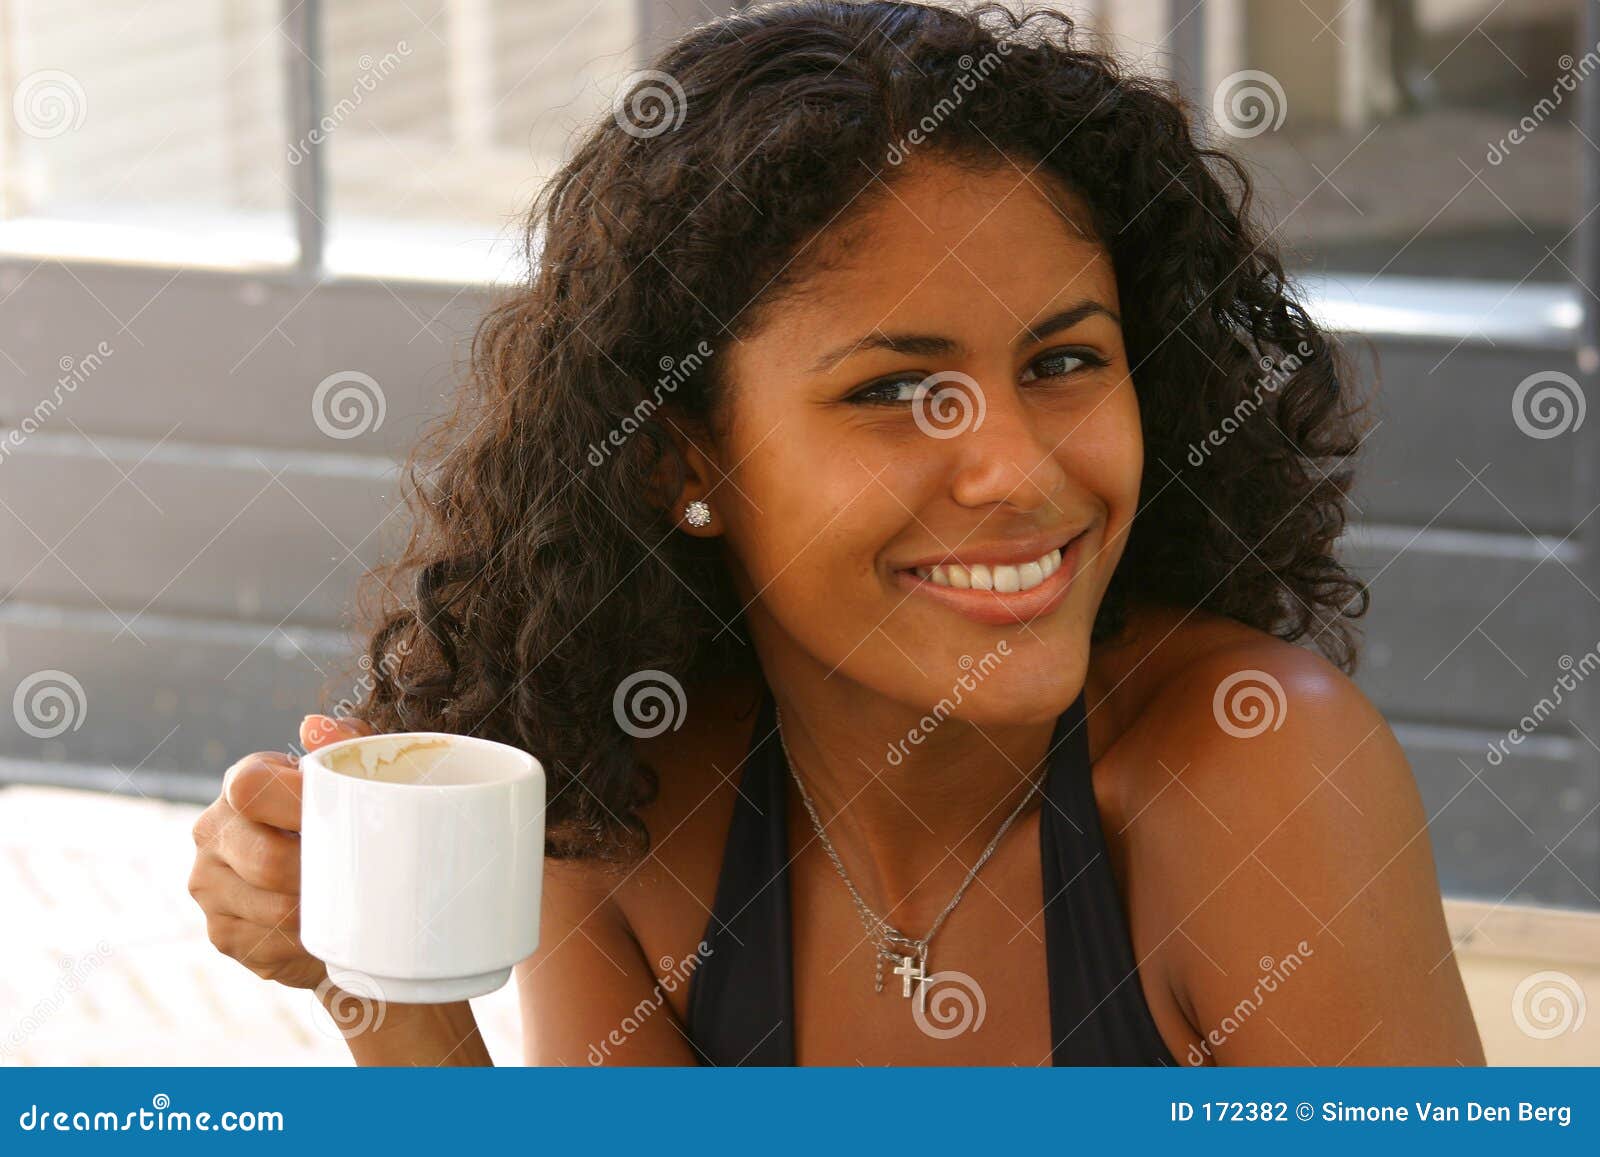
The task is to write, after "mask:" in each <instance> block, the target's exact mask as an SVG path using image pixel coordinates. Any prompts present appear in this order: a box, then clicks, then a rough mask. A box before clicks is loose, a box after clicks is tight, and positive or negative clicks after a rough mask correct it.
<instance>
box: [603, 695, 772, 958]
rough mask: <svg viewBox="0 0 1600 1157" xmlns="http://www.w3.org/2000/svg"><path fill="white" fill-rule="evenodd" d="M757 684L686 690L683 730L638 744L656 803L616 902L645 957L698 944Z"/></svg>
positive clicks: (645, 816)
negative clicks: (646, 847) (645, 847)
mask: <svg viewBox="0 0 1600 1157" xmlns="http://www.w3.org/2000/svg"><path fill="white" fill-rule="evenodd" d="M760 690H761V687H760V684H759V683H755V682H752V681H751V680H748V679H739V678H725V679H721V680H718V681H714V682H709V683H704V684H700V685H696V686H693V687H689V688H686V689H685V696H684V699H683V703H684V712H683V716H682V719H681V724H680V725H679V726H677V727H670V728H668V729H666V730H664V731H662V732H661V733H660V734H659V735H655V736H650V737H648V738H643V739H640V740H638V741H637V742H636V743H635V745H634V749H635V752H636V753H637V754H638V756H639V758H640V760H641V761H643V762H644V763H645V764H646V765H648V766H649V767H650V768H651V770H652V771H653V772H654V774H655V778H656V795H655V798H654V799H653V800H652V801H651V802H650V803H649V804H648V805H647V806H645V807H644V808H643V809H641V811H640V813H639V818H640V820H641V821H642V822H643V823H644V825H645V830H646V831H647V832H648V833H649V836H650V851H649V854H648V856H647V857H646V858H645V860H644V861H643V862H641V863H639V864H636V865H632V866H631V867H630V869H629V871H628V873H627V877H626V879H625V880H623V881H621V882H620V886H619V887H618V889H617V901H618V903H619V904H620V905H621V907H622V910H623V912H624V913H625V914H626V916H627V919H628V922H629V925H630V926H631V927H632V928H634V929H635V931H636V933H637V934H638V935H639V937H640V939H641V942H642V943H644V944H645V945H646V948H647V949H650V948H659V949H660V951H659V952H658V953H657V955H658V956H667V955H670V956H677V955H678V952H677V951H676V947H675V946H676V944H677V942H679V941H682V940H683V939H684V938H685V935H687V934H689V933H691V932H692V935H690V936H689V939H688V944H687V946H688V947H692V946H693V945H694V944H695V943H697V942H698V936H699V931H700V926H701V925H703V924H704V923H705V921H706V918H707V914H708V913H709V912H710V910H711V906H712V904H713V902H714V899H715V895H716V883H717V875H718V872H719V870H720V868H721V864H722V846H723V843H724V839H725V836H726V834H727V829H728V824H729V822H730V821H731V819H732V816H733V804H734V800H735V799H736V798H737V795H738V784H739V780H740V776H741V775H742V773H743V770H744V758H745V754H746V752H747V751H748V750H749V743H750V732H751V729H752V728H753V726H754V724H755V712H756V709H757V707H758V706H759V704H760V699H759V693H760Z"/></svg>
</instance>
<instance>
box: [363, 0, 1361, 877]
mask: <svg viewBox="0 0 1600 1157" xmlns="http://www.w3.org/2000/svg"><path fill="white" fill-rule="evenodd" d="M651 69H652V72H650V73H640V74H637V75H636V77H635V78H632V80H631V81H630V84H629V87H628V88H627V90H626V92H627V93H628V94H629V101H628V103H626V104H621V103H619V105H618V107H617V112H616V115H614V116H611V117H607V118H606V119H605V120H603V121H602V122H601V123H599V124H597V125H595V126H594V127H593V128H592V129H590V130H589V132H588V134H587V135H586V136H585V137H584V138H583V140H582V141H581V144H580V146H579V147H578V149H577V150H576V152H575V154H574V155H573V156H572V158H571V160H570V161H568V162H567V163H566V164H565V166H564V167H562V168H561V170H560V171H559V173H557V174H556V176H555V177H554V179H553V180H552V181H551V182H550V183H549V184H548V185H547V186H545V187H544V188H543V190H542V192H541V193H540V194H539V196H538V198H537V199H536V201H535V202H534V205H533V208H532V210H531V212H530V214H529V216H528V219H527V235H526V236H527V241H526V248H527V256H528V260H529V268H530V274H529V277H528V279H527V281H526V282H525V283H524V284H522V285H519V286H518V287H516V289H515V292H513V293H510V294H509V295H508V296H507V297H506V298H505V299H504V300H503V301H500V302H498V303H497V304H496V305H495V306H494V307H493V308H492V309H491V310H490V311H489V312H488V313H487V314H486V315H485V316H484V318H483V319H482V321H481V323H480V326H479V328H478V330H477V332H476V334H475V336H474V339H473V342H472V350H471V373H470V375H469V376H468V378H467V380H466V381H465V382H464V383H463V385H462V387H461V389H460V391H459V395H458V397H457V399H456V405H455V407H454V410H453V412H451V413H449V414H446V415H443V416H442V417H441V419H440V420H439V421H437V422H436V423H435V424H434V425H433V426H432V427H431V428H430V429H429V430H428V431H427V432H426V433H425V436H424V437H423V438H422V439H421V440H420V442H419V443H418V445H417V446H416V447H415V448H414V449H413V451H412V454H411V456H410V459H409V460H408V462H407V464H406V471H405V480H406V487H405V491H406V501H407V503H408V504H409V506H410V507H411V509H412V513H413V515H414V522H413V525H412V528H411V533H410V540H409V542H408V544H407V546H406V548H405V550H404V552H403V554H402V555H401V556H400V557H399V558H398V559H397V560H396V561H393V562H389V563H386V564H384V565H383V566H381V567H379V568H378V569H377V570H376V571H374V572H372V573H369V575H367V576H366V579H365V580H364V582H363V589H364V595H365V594H371V593H376V594H377V595H378V596H379V603H380V605H378V606H377V607H375V608H372V609H370V610H367V609H365V603H366V599H365V597H363V606H364V614H365V615H366V616H367V617H366V618H364V619H363V623H364V624H365V626H366V629H369V630H370V637H369V643H368V649H367V653H366V654H365V655H363V656H362V657H361V664H362V666H363V668H364V669H367V670H368V671H369V676H368V677H367V678H368V681H369V683H370V689H369V690H368V691H367V693H366V695H365V699H364V701H363V702H362V703H361V704H360V706H359V711H360V712H361V713H362V714H363V715H364V716H365V717H366V718H367V719H368V720H370V721H371V722H372V723H373V724H374V725H375V726H377V727H379V728H380V729H383V730H387V731H396V730H408V731H409V730H437V731H450V732H455V733H462V734H472V735H481V736H485V737H488V738H492V739H499V740H502V741H504V742H508V743H513V744H516V745H518V746H521V747H524V748H526V749H528V750H531V751H534V752H537V753H538V754H539V756H540V757H541V759H542V760H543V762H544V764H545V767H546V771H547V774H548V776H549V792H550V799H549V805H548V812H547V821H548V822H547V832H548V851H549V854H551V855H552V856H558V857H582V858H590V859H598V860H609V861H612V862H630V861H632V860H633V859H634V857H636V856H638V855H639V854H642V853H643V852H644V851H645V850H646V849H647V848H648V846H649V837H648V833H647V831H646V830H645V827H644V824H643V822H642V821H641V819H640V817H639V814H638V813H639V809H640V808H641V807H642V806H644V805H645V804H646V803H648V802H649V801H650V800H651V799H652V798H653V796H654V794H655V791H656V788H657V782H656V779H655V776H654V773H653V772H652V771H651V770H650V769H649V768H648V767H645V766H642V765H641V763H640V762H639V761H638V759H637V758H636V756H635V753H634V748H633V745H632V739H631V738H630V736H629V735H628V734H626V733H625V732H624V731H623V730H622V729H621V728H620V727H619V725H618V724H619V721H618V719H617V718H616V717H615V716H614V714H613V697H614V695H615V694H616V693H617V690H618V688H619V686H620V685H621V684H622V683H623V682H624V681H625V680H626V679H628V677H629V676H631V675H633V674H635V673H637V672H640V671H644V670H647V669H650V670H655V671H661V672H666V673H668V674H669V675H671V676H672V678H673V679H676V680H679V681H680V682H681V684H683V685H688V684H691V683H693V682H695V681H697V680H700V679H703V678H706V677H709V676H710V675H712V674H714V673H716V672H719V671H735V670H741V669H750V668H752V667H754V666H755V657H754V655H753V652H752V649H751V647H750V644H749V640H748V636H747V634H746V633H745V631H744V630H743V623H742V619H741V614H740V606H739V603H738V600H737V598H736V597H735V596H734V592H733V590H732V583H731V580H730V576H729V575H728V573H727V567H726V563H725V562H724V561H723V559H722V557H721V555H720V552H719V548H718V546H717V544H716V543H715V542H713V541H709V540H705V539H699V538H695V537H693V536H689V535H685V534H682V533H679V532H677V531H676V530H675V529H674V528H675V520H674V516H673V513H672V512H671V510H670V509H668V503H669V502H670V500H671V498H672V497H674V496H675V495H676V494H677V492H678V491H677V484H678V481H679V480H680V479H681V478H682V477H683V474H682V471H683V469H684V463H683V461H682V459H681V456H680V455H679V453H678V451H677V449H676V446H675V444H674V442H673V440H672V438H671V437H670V436H669V434H668V431H667V429H666V427H665V425H664V421H665V416H666V415H665V414H664V413H663V408H662V405H661V403H662V402H663V400H664V398H665V399H666V400H667V401H669V402H670V405H671V407H672V408H673V409H674V410H675V411H676V412H678V413H681V414H683V415H686V416H688V417H690V418H694V419H703V420H705V421H707V422H708V423H710V424H711V425H712V426H713V428H715V424H716V419H717V417H718V415H719V414H720V413H721V411H720V410H719V404H720V402H721V400H722V398H723V397H724V393H725V390H726V387H727V383H726V382H725V381H723V380H722V377H721V374H720V370H719V364H718V359H717V358H716V357H715V354H714V350H715V347H716V346H717V345H718V344H720V343H722V342H723V341H724V340H725V339H727V338H730V337H731V338H738V337H740V336H742V335H744V334H748V333H750V332H753V330H754V328H755V327H756V326H758V324H759V318H760V317H761V316H763V313H764V311H765V309H766V308H768V307H769V306H770V305H771V304H772V303H773V302H774V301H777V300H779V299H781V298H782V297H783V295H784V294H785V292H787V291H790V290H793V289H794V288H795V287H796V286H798V285H799V284H800V283H801V282H803V280H804V279H805V276H806V275H807V273H808V272H809V271H810V269H811V268H812V265H811V262H812V260H813V257H812V255H811V254H809V253H807V248H808V242H809V241H810V240H812V239H814V238H815V237H816V235H818V234H820V232H821V231H823V230H824V229H833V230H835V231H836V230H838V229H840V228H847V227H848V223H849V222H851V220H852V218H854V217H855V215H856V214H859V213H860V212H861V211H862V210H863V209H864V208H865V207H866V206H867V205H869V204H871V203H872V199H873V197H874V196H875V195H879V196H881V195H882V194H883V191H884V190H883V188H882V185H884V184H885V183H887V182H892V181H893V180H894V178H895V170H896V160H895V154H896V150H902V151H903V150H904V149H906V147H907V142H908V141H916V140H918V139H921V138H919V137H918V136H917V135H916V134H917V133H918V131H919V129H920V130H921V132H922V135H923V137H925V143H923V144H921V145H919V146H918V147H919V150H920V151H919V155H921V152H927V153H931V154H935V155H937V156H938V157H940V158H941V159H945V160H948V161H952V162H954V163H959V164H970V165H978V166H984V165H987V166H993V165H995V164H1004V163H1006V162H1007V161H1008V160H1009V161H1012V162H1015V163H1016V164H1017V165H1018V166H1019V171H1023V172H1026V171H1033V170H1035V169H1037V170H1038V171H1040V172H1041V173H1042V174H1043V175H1045V176H1047V177H1050V178H1053V179H1058V180H1060V181H1061V182H1062V183H1063V184H1064V186H1065V187H1067V188H1070V189H1071V190H1073V191H1074V192H1075V193H1077V194H1078V196H1079V197H1080V198H1081V200H1082V202H1083V203H1084V204H1085V205H1086V206H1087V207H1088V209H1089V211H1090V213H1091V214H1092V220H1091V222H1090V224H1091V227H1092V229H1093V231H1094V233H1095V234H1096V236H1097V237H1098V238H1099V239H1100V241H1101V243H1102V244H1103V245H1104V246H1105V247H1106V249H1107V250H1108V252H1109V254H1110V256H1111V258H1112V262H1113V268H1114V271H1115V275H1116V280H1117V285H1118V292H1119V297H1120V298H1121V300H1122V302H1123V311H1122V312H1123V320H1124V327H1125V328H1124V341H1125V345H1126V349H1127V353H1128V361H1129V365H1130V367H1131V368H1132V370H1133V373H1134V378H1135V383H1136V390H1137V394H1138V399H1139V406H1140V412H1141V418H1142V422H1143V435H1144V439H1145V446H1146V454H1145V476H1144V479H1143V489H1142V491H1141V494H1142V498H1141V501H1142V502H1143V504H1144V505H1143V506H1142V508H1141V510H1140V511H1139V513H1138V515H1137V517H1136V518H1135V520H1134V524H1133V527H1132V530H1131V532H1130V535H1129V538H1128V542H1127V545H1126V549H1125V551H1124V555H1123V558H1122V560H1121V563H1120V566H1119V568H1118V570H1117V572H1116V574H1115V576H1114V577H1113V579H1112V581H1111V585H1110V588H1109V590H1108V592H1107V594H1106V597H1105V599H1104V601H1103V604H1102V607H1101V608H1100V612H1099V617H1098V619H1097V621H1096V623H1095V629H1094V637H1095V638H1096V639H1105V638H1109V637H1112V636H1114V635H1116V634H1117V633H1118V632H1119V631H1120V629H1121V627H1122V625H1123V623H1124V621H1125V615H1126V608H1127V604H1128V601H1129V600H1130V599H1136V600H1149V601H1151V602H1159V603H1166V604H1169V605H1175V606H1180V607H1190V608H1205V609H1207V610H1210V611H1213V612H1216V613H1219V614H1222V615H1225V616H1229V617H1231V618H1232V619H1235V620H1237V621H1239V622H1242V623H1246V624H1250V625H1252V626H1255V627H1257V628H1259V629H1261V630H1263V631H1266V632H1269V633H1272V634H1275V635H1277V636H1279V637H1281V638H1284V639H1289V640H1294V639H1299V638H1307V639H1308V641H1309V642H1312V643H1314V644H1315V645H1317V646H1318V647H1320V648H1321V649H1322V651H1323V652H1324V653H1325V654H1326V655H1327V656H1328V657H1329V658H1330V659H1331V660H1332V661H1333V662H1334V663H1336V664H1337V665H1339V666H1340V667H1341V668H1343V669H1345V670H1353V669H1354V666H1355V661H1356V653H1357V647H1356V638H1355V632H1354V630H1353V627H1352V624H1351V623H1350V622H1349V621H1348V620H1350V619H1353V618H1356V617H1358V616H1360V615H1361V614H1363V613H1365V611H1366V608H1367V591H1366V588H1365V585H1364V584H1363V583H1361V582H1360V581H1359V580H1358V579H1356V578H1354V577H1353V576H1352V575H1350V574H1349V573H1347V572H1346V570H1345V569H1344V568H1343V567H1342V566H1341V565H1340V563H1339V561H1338V560H1337V559H1336V558H1335V554H1334V552H1335V546H1336V540H1337V539H1338V538H1339V536H1340V534H1341V532H1342V530H1343V528H1344V525H1345V519H1346V501H1347V500H1346V494H1347V490H1348V487H1349V484H1350V478H1351V472H1350V469H1349V465H1348V463H1349V460H1350V459H1351V456H1352V455H1353V454H1354V453H1355V452H1356V450H1357V449H1358V447H1359V444H1360V440H1361V434H1362V432H1363V429H1362V427H1361V426H1360V425H1359V424H1358V422H1357V421H1356V418H1357V416H1358V414H1359V413H1360V408H1359V407H1355V406H1352V405H1351V404H1350V403H1351V396H1350V389H1349V388H1348V385H1347V383H1346V381H1345V377H1346V375H1345V374H1344V373H1343V372H1342V370H1341V368H1340V367H1341V366H1342V365H1343V364H1344V363H1343V358H1342V356H1341V355H1340V351H1339V350H1338V347H1337V346H1336V344H1335V343H1334V342H1333V341H1332V340H1331V338H1330V337H1329V335H1328V334H1326V333H1325V332H1324V331H1322V330H1321V329H1319V327H1318V326H1317V325H1316V324H1314V323H1313V321H1312V319H1311V318H1310V316H1308V314H1307V312H1306V311H1305V310H1304V309H1303V308H1302V306H1301V305H1300V304H1299V303H1298V302H1297V301H1296V299H1295V296H1294V293H1293V290H1292V287H1291V286H1290V285H1289V284H1288V283H1287V282H1286V279H1285V275H1284V270H1283V263H1282V258H1281V256H1280V255H1279V253H1278V251H1277V250H1276V249H1275V247H1274V246H1273V245H1272V244H1270V243H1269V241H1270V237H1269V235H1266V234H1263V233H1262V232H1260V231H1259V230H1258V229H1257V228H1256V227H1255V226H1253V225H1252V224H1251V223H1250V222H1249V221H1248V220H1247V216H1248V210H1249V205H1250V198H1251V183H1250V179H1249V177H1248V175H1247V171H1246V170H1245V168H1244V167H1243V165H1242V164H1241V163H1240V162H1239V161H1238V160H1236V159H1235V158H1234V157H1232V156H1231V155H1229V154H1228V153H1226V152H1224V151H1219V150H1216V149H1213V148H1205V147H1201V145H1200V144H1199V143H1197V141H1196V138H1195V136H1194V135H1193V134H1192V132H1191V126H1190V123H1189V115H1190V110H1189V109H1188V107H1187V106H1186V105H1185V103H1184V102H1183V101H1182V99H1181V98H1180V96H1179V94H1178V93H1177V92H1176V90H1175V89H1174V87H1173V86H1172V85H1171V84H1170V83H1169V82H1167V81H1164V80H1159V79H1153V78H1150V77H1145V76H1138V75H1130V74H1128V73H1127V72H1126V71H1125V70H1124V68H1123V66H1122V65H1121V64H1120V63H1119V62H1118V61H1117V59H1116V58H1115V57H1114V56H1111V55H1109V54H1107V53H1104V52H1102V51H1099V50H1095V49H1093V48H1091V47H1089V46H1088V45H1087V44H1085V43H1084V42H1083V37H1082V36H1081V34H1080V33H1078V32H1076V31H1075V30H1074V27H1073V23H1072V20H1071V19H1070V18H1069V17H1068V16H1066V15H1064V14H1062V13H1060V12H1057V11H1054V10H1052V9H1048V8H1044V9H1037V10H1034V11H1030V12H1026V13H1023V14H1013V13H1012V12H1011V11H1010V10H1008V9H1007V8H1006V7H1005V6H1004V5H1001V4H984V5H981V6H979V7H976V8H974V9H970V10H967V11H956V10H952V9H950V8H941V7H933V6H928V5H923V4H916V3H898V2H891V0H883V2H872V3H843V2H839V0H797V2H792V3H781V4H774V5H770V6H764V7H759V8H753V9H748V10H745V11H741V12H737V13H734V14H732V15H728V16H726V17H723V18H720V19H717V20H714V21H712V22H709V23H706V24H703V25H701V26H699V27H697V28H694V29H692V30H690V31H689V32H688V33H686V34H685V35H684V36H683V37H682V38H681V39H680V40H678V41H677V42H676V43H675V44H674V45H672V46H671V47H669V48H667V49H666V50H665V51H664V52H663V53H662V54H661V55H660V56H659V57H658V58H657V59H656V60H655V61H654V62H653V63H652V65H651ZM974 73H979V74H982V75H981V79H978V80H976V81H974V80H973V75H974ZM638 118H642V119H638ZM651 118H654V119H651ZM996 150H999V153H998V154H997V151H996ZM1002 154H1003V155H1002ZM1019 179H1020V178H1019ZM875 186H876V188H875ZM1230 188H1231V189H1232V190H1233V192H1232V193H1231V194H1230V192H1229V189H1230ZM800 257H804V260H797V258H800ZM708 349H709V351H710V352H711V356H709V357H707V356H704V354H705V353H706V352H708ZM393 592H405V597H401V596H400V595H398V594H395V593H393Z"/></svg>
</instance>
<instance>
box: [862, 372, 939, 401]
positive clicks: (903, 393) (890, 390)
mask: <svg viewBox="0 0 1600 1157" xmlns="http://www.w3.org/2000/svg"><path fill="white" fill-rule="evenodd" d="M924 380H925V378H924V377H915V378H901V379H899V380H894V381H887V382H874V383H873V384H872V385H870V386H868V387H867V388H866V389H864V390H861V391H860V392H859V393H856V394H854V395H852V396H851V399H850V400H851V401H852V402H868V403H878V404H887V403H893V402H909V401H911V399H912V398H914V397H916V394H917V385H918V384H919V383H920V382H922V381H924Z"/></svg>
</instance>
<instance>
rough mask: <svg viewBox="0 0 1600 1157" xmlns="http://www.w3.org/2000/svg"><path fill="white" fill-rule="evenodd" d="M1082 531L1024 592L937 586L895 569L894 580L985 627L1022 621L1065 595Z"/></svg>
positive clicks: (1048, 608)
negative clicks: (1041, 578) (1058, 562)
mask: <svg viewBox="0 0 1600 1157" xmlns="http://www.w3.org/2000/svg"><path fill="white" fill-rule="evenodd" d="M1088 535H1089V532H1088V531H1084V532H1083V533H1082V534H1080V535H1078V537H1077V538H1074V539H1073V540H1072V541H1071V542H1069V543H1068V544H1067V545H1066V546H1064V547H1062V548H1061V565H1060V566H1059V567H1057V568H1056V569H1055V571H1054V573H1052V574H1050V575H1048V576H1046V577H1045V580H1044V582H1042V583H1040V584H1039V585H1038V586H1036V587H1033V588H1031V589H1029V590H1025V591H1017V592H1015V593H1014V594H1001V593H1000V592H999V591H982V590H974V589H971V588H968V589H966V590H963V589H961V588H959V587H947V586H940V585H939V584H938V583H936V582H934V581H932V580H931V579H925V578H919V577H918V576H917V575H916V574H915V573H914V572H913V571H908V570H897V571H895V572H894V577H895V582H896V583H898V584H899V585H900V586H902V587H904V588H906V589H907V590H909V591H911V592H912V593H913V594H918V595H921V596H922V597H923V598H928V599H932V600H934V601H935V602H937V603H941V604H943V605H944V606H946V607H948V608H949V609H950V610H952V611H955V612H956V613H957V614H959V615H964V616H965V617H967V618H969V619H971V620H973V621H974V622H978V623H984V624H987V625H989V626H1006V625H1008V624H1011V623H1025V622H1027V621H1028V620H1029V619H1036V618H1038V617H1039V616H1040V615H1047V614H1049V613H1050V612H1051V611H1053V610H1055V609H1056V607H1058V606H1059V605H1060V604H1061V600H1062V599H1064V598H1066V595H1067V591H1068V590H1070V589H1071V587H1072V579H1073V576H1075V575H1076V574H1077V573H1078V567H1079V565H1080V564H1081V556H1082V554H1083V549H1084V546H1083V544H1084V540H1085V539H1086V538H1088Z"/></svg>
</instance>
